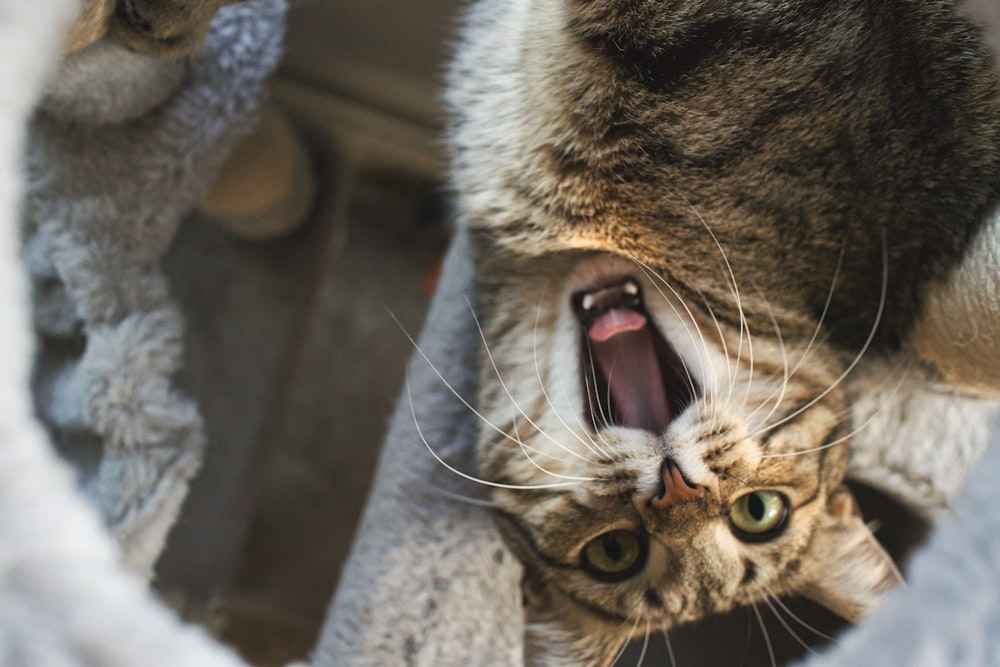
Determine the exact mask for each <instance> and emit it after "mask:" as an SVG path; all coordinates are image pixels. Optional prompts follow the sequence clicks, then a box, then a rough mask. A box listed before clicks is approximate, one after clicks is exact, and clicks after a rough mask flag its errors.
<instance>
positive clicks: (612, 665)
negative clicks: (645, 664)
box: [608, 613, 649, 667]
mask: <svg viewBox="0 0 1000 667" xmlns="http://www.w3.org/2000/svg"><path fill="white" fill-rule="evenodd" d="M641 620H642V615H641V614H639V613H636V615H635V623H633V624H632V629H631V630H630V631H629V632H628V633H627V634H626V635H625V637H626V639H625V641H623V642H622V645H621V647H620V648H619V649H618V653H616V654H615V659H614V660H612V661H611V662H610V663H609V664H608V667H615V665H617V664H618V661H619V660H621V659H622V656H623V655H625V652H626V651H627V650H628V645H629V642H630V641H631V638H632V637H633V636H635V631H636V630H637V629H638V628H639V621H641ZM625 623H628V621H625V622H624V623H622V627H624V626H625ZM646 628H647V631H648V629H649V621H648V620H647V621H646ZM640 663H641V661H640Z"/></svg>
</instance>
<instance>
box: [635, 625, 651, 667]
mask: <svg viewBox="0 0 1000 667" xmlns="http://www.w3.org/2000/svg"><path fill="white" fill-rule="evenodd" d="M651 633H652V630H651V629H650V626H649V619H648V618H647V619H646V633H645V634H644V635H643V637H642V650H640V651H639V658H638V660H636V661H635V664H636V667H642V663H643V661H644V660H645V659H646V651H647V650H649V635H650V634H651Z"/></svg>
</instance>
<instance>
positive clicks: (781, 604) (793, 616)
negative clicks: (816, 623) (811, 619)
mask: <svg viewBox="0 0 1000 667" xmlns="http://www.w3.org/2000/svg"><path fill="white" fill-rule="evenodd" d="M765 590H766V589H765ZM767 594H768V595H769V596H770V597H771V600H773V601H774V603H775V604H777V605H778V606H779V607H781V609H782V610H783V611H784V612H785V613H786V614H788V617H789V618H791V619H792V620H793V621H795V622H796V623H798V624H799V625H800V626H802V627H803V628H805V629H806V630H808V631H809V632H811V633H813V634H814V635H816V636H817V637H820V638H822V639H825V640H827V641H831V642H832V641H834V639H833V637H831V636H830V635H828V634H826V633H825V632H822V631H820V630H817V629H816V628H814V627H813V626H812V625H810V624H809V623H806V622H805V621H803V620H802V619H801V618H800V617H799V616H797V615H796V614H795V612H793V611H792V610H791V609H789V608H788V605H786V604H785V603H784V602H782V601H781V598H779V597H778V596H776V595H775V594H774V593H772V592H771V591H769V590H767Z"/></svg>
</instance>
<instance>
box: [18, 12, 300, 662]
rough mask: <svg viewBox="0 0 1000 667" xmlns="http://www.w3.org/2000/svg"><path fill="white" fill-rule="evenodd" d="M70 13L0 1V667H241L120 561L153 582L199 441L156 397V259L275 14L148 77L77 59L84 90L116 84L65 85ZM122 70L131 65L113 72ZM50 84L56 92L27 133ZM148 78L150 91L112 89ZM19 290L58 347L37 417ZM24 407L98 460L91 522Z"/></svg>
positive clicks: (161, 308) (230, 124)
mask: <svg viewBox="0 0 1000 667" xmlns="http://www.w3.org/2000/svg"><path fill="white" fill-rule="evenodd" d="M77 8H78V6H77V3H75V2H73V1H72V0H38V1H36V2H31V3H25V2H22V1H21V0H2V1H0V53H2V58H0V83H2V85H3V88H4V91H5V93H4V100H5V103H4V105H3V107H2V108H0V216H2V218H3V221H2V225H0V227H2V231H0V313H2V314H3V322H4V326H3V328H2V330H0V338H2V340H3V343H4V346H3V347H4V354H3V355H0V664H2V665H4V666H5V667H75V666H81V667H82V666H83V665H101V666H102V667H105V666H106V667H119V666H120V667H126V666H134V665H185V666H187V665H206V666H208V665H215V666H219V667H221V666H224V665H237V664H240V663H239V661H238V660H237V659H236V658H235V657H234V656H233V655H232V654H231V653H230V652H229V651H227V650H225V649H222V648H221V647H219V646H218V645H217V644H215V643H213V642H211V641H210V640H208V639H207V637H205V636H204V634H203V633H202V632H201V631H199V630H196V629H192V628H186V627H183V626H181V624H179V623H178V622H177V621H176V619H175V618H174V617H173V616H172V615H171V614H170V613H168V612H167V611H166V610H165V609H164V608H162V607H161V606H160V605H159V604H158V603H156V602H155V601H154V600H153V599H152V597H151V596H150V595H149V593H148V591H147V590H146V585H145V582H143V581H142V579H141V578H137V577H135V576H134V575H133V574H129V573H127V572H126V570H125V569H124V568H123V566H122V560H123V557H124V559H125V561H126V562H127V563H128V565H129V566H130V568H131V569H132V570H133V571H135V572H139V573H140V574H143V575H144V574H146V573H148V571H149V568H150V566H151V563H152V561H153V559H155V556H156V553H157V552H158V550H159V548H160V546H161V544H162V539H163V535H164V533H165V532H166V529H167V527H169V524H170V522H171V521H172V520H173V513H174V512H175V511H176V506H177V504H178V503H179V501H180V498H181V497H182V496H183V494H184V487H185V485H186V482H187V478H188V477H189V476H190V474H191V472H192V471H193V470H194V467H195V465H196V463H197V460H198V448H199V447H200V446H201V436H200V423H199V419H198V416H197V411H196V410H195V409H194V406H193V405H192V404H191V403H190V402H189V401H188V400H187V399H185V398H183V397H181V396H179V395H178V394H177V393H176V392H175V391H174V390H173V389H172V387H171V386H170V384H169V375H170V373H171V372H172V371H173V368H174V367H175V364H176V359H177V356H178V349H179V348H178V336H179V322H178V320H177V318H176V315H175V313H174V312H173V307H172V305H171V304H170V302H169V299H168V298H167V296H166V290H165V287H164V286H163V281H162V278H161V277H160V276H159V272H158V270H157V269H156V260H157V258H158V256H159V254H160V253H161V252H162V251H163V249H164V247H165V245H166V243H167V242H168V241H169V238H170V236H171V234H172V232H173V228H174V226H175V225H176V223H177V219H178V218H179V216H180V214H181V213H182V212H184V211H185V210H186V209H187V208H190V206H192V205H193V203H194V202H195V201H196V200H197V197H198V196H199V193H200V192H201V189H202V188H203V187H205V186H206V179H208V178H209V177H210V175H211V173H212V171H213V169H214V168H215V166H216V165H217V164H218V163H219V162H220V161H221V160H222V159H223V158H224V156H225V152H226V149H227V148H228V146H229V145H230V144H231V143H232V142H233V141H235V139H236V138H237V137H238V136H239V134H240V132H241V130H242V129H244V128H245V127H247V125H248V123H249V122H250V121H251V119H252V111H253V109H254V108H255V107H256V98H257V97H258V95H259V93H260V86H261V83H262V81H263V77H264V75H265V74H266V73H267V72H268V71H269V70H270V67H271V66H272V65H273V64H274V62H275V61H276V58H277V54H278V50H279V44H280V40H281V27H282V19H283V12H284V3H283V2H280V1H279V2H275V1H273V0H267V1H258V2H248V3H246V4H244V5H241V6H240V7H239V8H234V10H233V11H231V12H227V13H226V15H224V16H222V17H221V18H220V21H219V22H218V24H217V26H216V29H215V31H214V32H213V35H212V36H211V37H210V38H209V41H208V44H207V45H206V49H205V51H204V53H203V54H202V55H200V56H199V57H198V58H195V59H194V60H192V61H190V62H184V63H182V62H180V61H178V62H175V63H170V64H163V63H159V64H155V65H154V66H152V67H150V66H149V65H150V64H149V63H142V62H138V61H136V60H134V59H130V58H129V57H127V56H126V57H122V56H121V54H120V53H119V54H118V55H117V56H116V55H115V54H114V53H113V52H112V50H109V49H108V48H107V47H106V46H104V45H102V46H98V47H95V48H94V49H93V50H88V51H86V52H84V53H81V54H80V55H79V56H78V58H79V59H76V58H74V63H76V64H78V65H81V67H83V66H84V64H85V63H86V62H88V61H89V59H91V58H96V61H89V62H91V64H93V63H94V62H96V63H97V65H96V67H91V68H90V70H91V72H92V74H90V75H87V77H86V78H87V79H88V80H91V81H93V80H94V76H95V75H97V74H100V75H101V76H103V74H108V75H109V79H108V81H109V82H111V83H113V84H114V85H112V86H110V87H107V86H106V87H104V88H103V89H102V87H101V86H97V85H90V86H88V85H79V81H77V82H76V83H77V85H76V86H75V88H74V86H73V84H72V81H71V79H72V78H73V77H74V76H76V74H74V73H73V68H74V66H75V65H72V64H70V65H64V66H62V67H60V66H59V64H58V63H57V58H58V54H59V52H60V47H61V44H62V41H63V38H64V34H65V31H66V29H67V27H68V25H69V20H70V18H71V17H72V16H73V14H74V13H75V11H76V10H77ZM117 62H128V67H126V68H124V69H123V70H119V71H118V73H119V74H122V76H118V77H117V78H116V77H115V76H112V72H113V71H115V66H114V65H115V63H117ZM84 69H86V67H84ZM124 70H127V71H124ZM48 75H54V79H50V81H54V82H55V83H52V84H49V85H50V87H49V88H48V89H47V90H48V91H49V98H48V99H47V100H46V103H43V108H42V110H41V111H39V112H37V113H35V114H34V116H33V117H32V119H31V121H30V123H29V113H30V112H31V110H32V107H33V105H35V104H36V102H37V101H38V99H39V97H40V94H41V92H42V88H43V85H44V83H45V81H46V78H45V77H46V76H48ZM67 75H69V78H67ZM144 77H152V79H155V80H156V82H155V83H154V82H153V81H151V80H149V79H146V80H143V81H142V85H139V86H138V87H135V88H131V89H130V88H129V87H128V86H127V85H125V83H126V82H127V81H129V80H132V81H138V80H141V79H143V78H144ZM119 85H121V86H122V88H121V89H120V91H118V88H117V86H119ZM116 91H118V92H116ZM119 92H121V93H126V98H127V100H126V99H125V98H121V96H120V95H119ZM109 95H111V97H108V96H109ZM140 98H141V99H140ZM73 100H77V101H79V104H76V103H70V102H71V101H73ZM123 101H125V102H127V103H124V104H122V102H123ZM108 102H111V104H110V105H109V104H108ZM29 126H30V131H29V132H28V133H27V135H26V132H25V130H26V128H28V127H29ZM28 135H30V136H28ZM25 154H26V155H27V158H26V163H27V164H26V165H25V157H24V156H25ZM25 172H26V173H27V184H26V185H25V180H24V179H23V178H22V175H23V174H24V173H25ZM22 197H23V198H24V199H22ZM21 201H24V203H23V204H22V203H19V202H21ZM21 221H25V223H24V228H25V233H26V237H25V243H24V254H25V259H26V260H27V263H28V265H29V267H30V270H31V273H32V275H31V278H32V283H33V284H32V285H31V289H30V292H29V285H28V282H27V281H26V276H25V275H24V268H23V266H22V265H21V261H20V257H19V255H20V251H21V247H22V244H21V239H19V235H18V231H19V229H20V228H21V224H20V223H21ZM29 295H30V299H32V300H34V302H35V305H36V306H37V307H36V308H35V310H34V314H35V317H34V324H35V328H36V331H37V332H38V333H39V334H41V335H42V336H43V337H45V338H46V341H45V345H44V346H43V351H42V356H43V361H42V363H43V365H44V364H45V363H50V361H51V358H52V357H50V358H49V360H46V359H45V358H44V357H45V356H46V354H49V353H51V352H52V349H51V348H50V347H49V345H50V344H52V342H53V341H57V342H58V343H59V344H57V345H55V346H54V347H55V349H56V350H57V354H56V358H57V361H56V363H55V366H56V367H57V370H56V371H54V372H53V374H52V375H53V378H54V379H51V380H50V381H49V383H48V384H47V385H46V387H45V389H44V390H43V391H40V392H39V400H38V401H37V404H33V401H32V400H31V398H30V396H31V394H30V393H29V384H30V383H29V375H30V364H31V362H32V358H33V356H34V355H33V354H32V348H33V347H34V345H33V337H32V335H31V315H30V314H29V313H30V312H31V304H30V302H29ZM36 384H38V385H44V384H46V383H45V382H44V381H38V382H36ZM46 392H47V393H46ZM36 408H37V410H38V411H39V412H41V413H42V414H43V415H44V416H45V417H46V418H47V420H48V421H49V427H50V431H49V433H50V434H54V435H55V436H56V438H55V439H56V441H57V442H58V444H59V445H60V446H62V448H63V449H64V450H65V451H66V452H67V453H68V454H70V456H71V458H78V460H79V459H81V458H86V457H74V456H73V454H74V452H79V451H80V450H81V448H84V449H89V450H90V451H91V453H92V454H93V459H94V463H95V467H94V469H93V470H91V472H92V473H93V476H92V477H90V478H89V479H86V480H85V483H86V487H87V489H88V491H89V493H90V496H91V500H92V501H94V503H95V504H96V508H97V509H98V510H100V515H99V514H98V513H97V512H95V504H91V503H88V502H86V501H85V500H84V498H83V496H82V495H81V494H80V493H79V491H78V489H79V484H78V481H79V480H78V472H79V471H74V470H72V469H71V468H69V467H68V466H67V465H66V464H65V463H64V461H63V460H62V459H60V458H58V457H57V456H56V455H55V452H54V450H53V449H52V447H51V446H50V442H49V441H48V438H47V437H46V435H47V434H46V433H45V432H44V431H43V430H42V428H40V426H39V425H38V423H37V422H36V421H35V412H36ZM85 472H86V471H85ZM106 528H110V529H111V530H112V532H113V533H114V537H115V538H117V540H113V539H112V538H111V536H109V534H108V532H107V530H106Z"/></svg>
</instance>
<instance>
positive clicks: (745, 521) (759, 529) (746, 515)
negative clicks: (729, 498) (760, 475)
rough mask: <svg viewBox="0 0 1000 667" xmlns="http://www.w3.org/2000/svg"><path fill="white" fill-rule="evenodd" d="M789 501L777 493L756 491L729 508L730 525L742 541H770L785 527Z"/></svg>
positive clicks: (742, 497)
mask: <svg viewBox="0 0 1000 667" xmlns="http://www.w3.org/2000/svg"><path fill="white" fill-rule="evenodd" d="M787 517H788V500H787V499H786V498H785V496H783V495H781V494H780V493H778V492H777V491H754V492H753V493H748V494H746V495H745V496H740V497H739V498H738V499H737V500H736V502H734V503H733V504H732V506H730V508H729V523H730V525H731V526H732V527H733V532H734V533H736V536H737V537H739V538H740V539H743V540H747V541H759V540H769V539H771V538H772V537H775V536H776V535H777V534H778V533H780V532H781V530H782V529H783V528H784V527H785V519H786V518H787Z"/></svg>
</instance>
